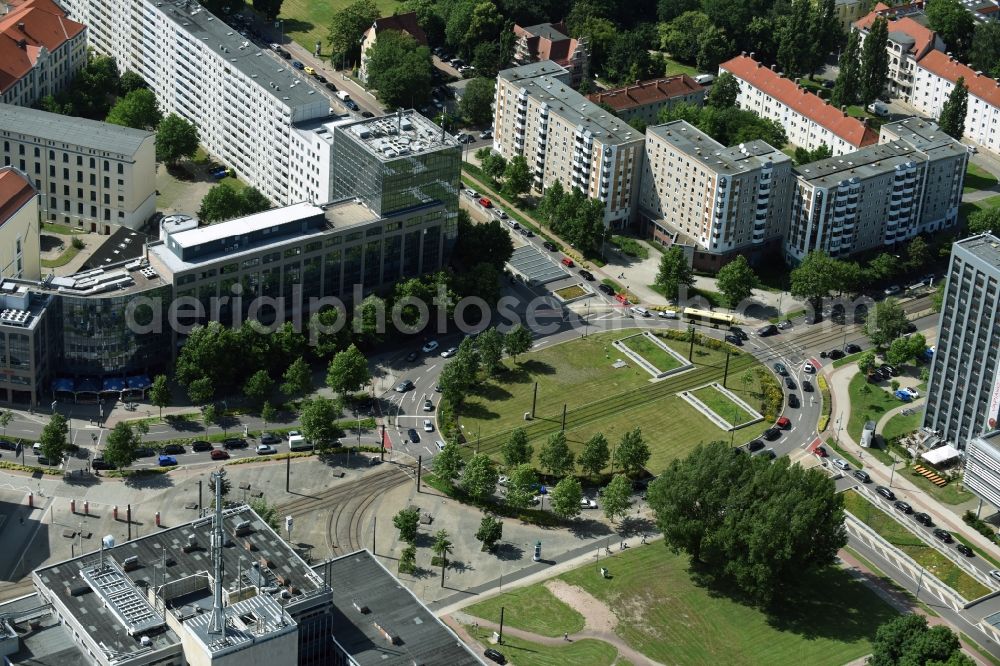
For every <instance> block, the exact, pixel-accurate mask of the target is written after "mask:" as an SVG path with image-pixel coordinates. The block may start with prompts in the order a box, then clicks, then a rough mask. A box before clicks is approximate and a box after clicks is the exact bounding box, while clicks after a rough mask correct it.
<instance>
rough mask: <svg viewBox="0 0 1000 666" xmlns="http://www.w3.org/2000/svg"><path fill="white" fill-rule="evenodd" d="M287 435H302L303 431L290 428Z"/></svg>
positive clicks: (289, 436)
mask: <svg viewBox="0 0 1000 666" xmlns="http://www.w3.org/2000/svg"><path fill="white" fill-rule="evenodd" d="M286 436H287V437H288V438H289V439H291V438H292V437H301V436H302V433H301V432H299V431H298V430H289V431H288V434H287V435H286Z"/></svg>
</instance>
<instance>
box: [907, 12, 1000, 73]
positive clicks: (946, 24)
mask: <svg viewBox="0 0 1000 666" xmlns="http://www.w3.org/2000/svg"><path fill="white" fill-rule="evenodd" d="M924 13H925V14H926V16H927V22H928V23H929V24H930V28H931V30H933V31H935V32H936V33H937V34H938V35H940V36H941V39H943V40H944V43H945V44H947V46H948V51H949V52H950V53H952V54H953V55H954V56H955V57H956V58H958V59H959V60H960V61H962V62H965V61H966V59H967V57H968V55H969V51H970V49H971V48H972V44H973V40H974V38H973V35H974V33H975V32H976V31H977V30H978V29H979V28H978V26H977V25H976V20H975V19H974V18H973V17H972V12H970V11H969V10H968V9H966V8H965V7H964V6H963V5H962V3H961V2H959V0H933V1H932V2H928V3H927V6H926V8H925V9H924ZM994 66H995V63H994Z"/></svg>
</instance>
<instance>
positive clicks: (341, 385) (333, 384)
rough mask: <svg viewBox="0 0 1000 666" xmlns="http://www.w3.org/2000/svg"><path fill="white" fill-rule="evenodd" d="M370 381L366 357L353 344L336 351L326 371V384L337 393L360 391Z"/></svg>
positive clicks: (347, 393)
mask: <svg viewBox="0 0 1000 666" xmlns="http://www.w3.org/2000/svg"><path fill="white" fill-rule="evenodd" d="M370 381H371V372H370V371H369V370H368V359H366V358H365V355H364V354H362V353H361V350H359V349H358V348H357V347H356V346H354V345H353V344H352V345H351V346H350V347H348V348H347V349H345V350H344V351H341V352H337V354H336V355H335V356H334V357H333V360H331V361H330V366H329V367H328V368H327V371H326V385H327V386H329V387H330V388H331V389H332V390H333V391H335V392H337V393H338V394H339V395H344V396H346V395H350V394H351V393H354V392H356V391H360V390H361V389H362V388H364V386H365V385H366V384H367V383H368V382H370Z"/></svg>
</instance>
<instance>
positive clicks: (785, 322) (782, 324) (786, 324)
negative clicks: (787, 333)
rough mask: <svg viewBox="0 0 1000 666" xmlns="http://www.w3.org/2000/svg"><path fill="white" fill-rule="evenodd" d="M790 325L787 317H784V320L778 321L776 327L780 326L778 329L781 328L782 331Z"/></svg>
mask: <svg viewBox="0 0 1000 666" xmlns="http://www.w3.org/2000/svg"><path fill="white" fill-rule="evenodd" d="M791 327H792V322H791V321H789V320H788V319H786V320H785V321H782V322H779V323H778V328H780V329H781V330H783V331H784V330H785V329H789V328H791Z"/></svg>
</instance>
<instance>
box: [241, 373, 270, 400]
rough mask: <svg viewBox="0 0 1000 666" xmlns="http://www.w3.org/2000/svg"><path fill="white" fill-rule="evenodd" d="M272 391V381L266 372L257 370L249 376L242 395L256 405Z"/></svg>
mask: <svg viewBox="0 0 1000 666" xmlns="http://www.w3.org/2000/svg"><path fill="white" fill-rule="evenodd" d="M273 389H274V380H273V379H271V375H270V374H268V372H267V370H258V371H257V372H255V373H253V374H252V375H250V378H249V379H248V380H247V381H246V384H244V385H243V394H244V395H246V396H247V397H248V398H250V399H251V400H253V401H254V402H256V403H258V404H259V403H262V402H264V400H265V399H266V398H267V396H269V395H270V394H271V391H272V390H273Z"/></svg>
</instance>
